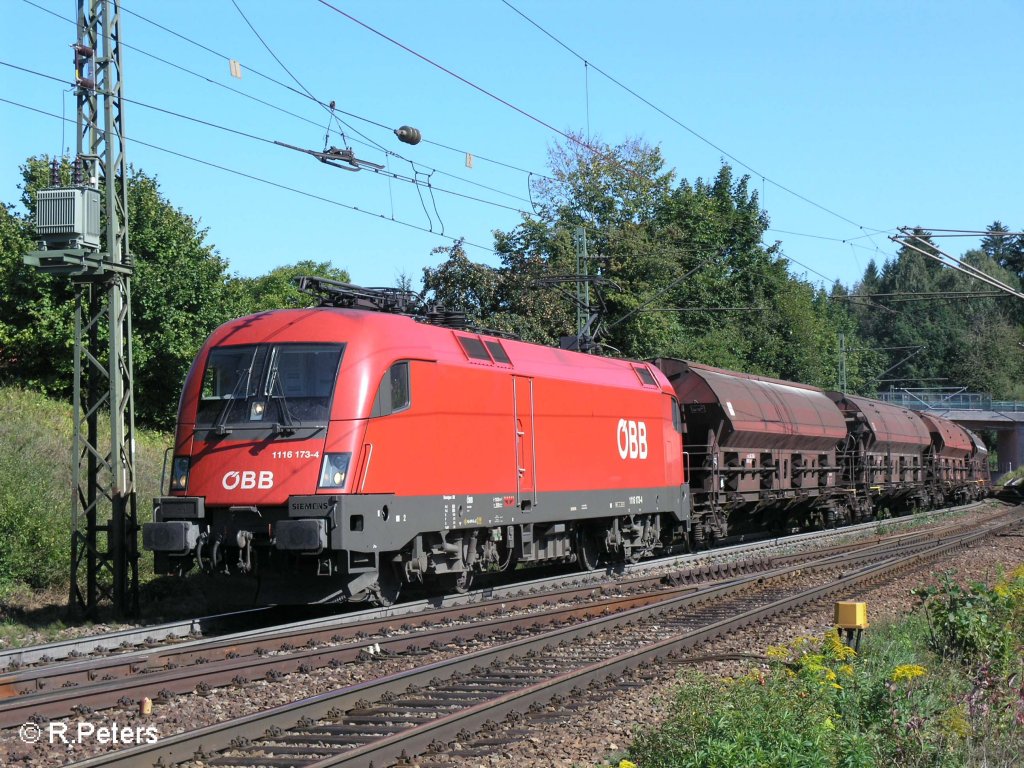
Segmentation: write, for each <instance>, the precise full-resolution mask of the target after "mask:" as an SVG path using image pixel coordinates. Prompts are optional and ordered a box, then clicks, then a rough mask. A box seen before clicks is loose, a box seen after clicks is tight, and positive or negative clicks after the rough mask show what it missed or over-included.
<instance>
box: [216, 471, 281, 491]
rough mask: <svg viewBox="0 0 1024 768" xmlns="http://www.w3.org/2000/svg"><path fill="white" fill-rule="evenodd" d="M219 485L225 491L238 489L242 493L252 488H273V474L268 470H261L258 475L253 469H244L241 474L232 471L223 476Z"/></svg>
mask: <svg viewBox="0 0 1024 768" xmlns="http://www.w3.org/2000/svg"><path fill="white" fill-rule="evenodd" d="M220 484H221V485H222V486H224V490H226V491H233V490H235V489H236V488H240V489H241V490H243V491H251V490H252V489H253V488H261V489H267V488H273V487H274V473H273V472H271V471H270V470H268V469H264V470H261V471H260V472H258V473H257V472H256V470H253V469H246V470H243V471H241V472H239V471H238V470H236V469H233V470H231V471H230V472H227V473H226V474H225V475H224V478H223V479H222V480H221V481H220Z"/></svg>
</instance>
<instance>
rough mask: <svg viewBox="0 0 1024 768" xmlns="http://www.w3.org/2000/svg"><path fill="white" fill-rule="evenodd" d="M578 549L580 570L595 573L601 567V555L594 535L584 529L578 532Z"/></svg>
mask: <svg viewBox="0 0 1024 768" xmlns="http://www.w3.org/2000/svg"><path fill="white" fill-rule="evenodd" d="M576 549H577V551H578V553H579V564H580V568H581V569H582V570H584V571H593V570H596V569H597V568H599V567H600V565H601V554H600V551H599V550H598V548H597V542H596V541H595V540H594V537H593V535H592V534H591V533H590V532H589V531H587V530H586V529H584V528H580V529H579V530H578V531H577V532H576Z"/></svg>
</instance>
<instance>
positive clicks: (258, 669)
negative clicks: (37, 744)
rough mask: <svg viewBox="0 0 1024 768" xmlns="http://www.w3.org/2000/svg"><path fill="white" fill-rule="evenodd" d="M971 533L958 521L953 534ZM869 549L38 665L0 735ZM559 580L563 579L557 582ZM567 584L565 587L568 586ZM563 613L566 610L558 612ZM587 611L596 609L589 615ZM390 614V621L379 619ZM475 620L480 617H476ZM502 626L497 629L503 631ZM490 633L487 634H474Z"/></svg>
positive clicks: (881, 540)
mask: <svg viewBox="0 0 1024 768" xmlns="http://www.w3.org/2000/svg"><path fill="white" fill-rule="evenodd" d="M964 525H967V523H964V522H955V521H954V522H953V523H952V524H950V525H948V526H947V528H950V527H952V528H954V529H955V528H957V527H962V526H964ZM935 535H936V531H935V530H925V531H911V532H905V533H898V534H890V535H887V536H883V537H878V538H876V539H873V540H872V545H873V546H874V547H882V548H883V549H885V550H888V549H891V548H893V547H909V546H918V547H919V546H922V545H925V544H927V543H928V542H930V541H931V540H932V539H933V538H934V536H935ZM865 546H866V544H865V542H864V541H861V542H859V543H849V542H848V543H844V544H836V545H833V546H831V547H828V548H824V549H822V548H819V549H816V550H814V551H813V552H808V551H803V552H796V553H792V554H788V555H778V556H776V557H774V558H766V557H760V558H754V559H742V560H732V561H729V562H715V563H703V564H701V565H699V566H691V567H689V568H683V569H680V570H672V571H670V572H668V573H667V574H666V573H665V571H664V569H657V570H655V572H653V573H648V572H646V571H645V570H643V569H638V570H637V571H636V572H634V573H632V574H629V575H623V576H621V577H620V578H619V579H617V580H616V581H614V582H605V583H604V584H600V585H595V584H593V583H588V582H592V580H593V578H594V575H593V574H578V575H579V576H580V577H582V581H583V582H584V583H582V584H576V583H575V580H574V579H567V580H566V579H563V585H562V586H559V587H557V588H553V587H552V586H551V585H550V584H548V585H547V589H540V588H538V586H536V585H534V586H529V585H521V586H520V587H519V595H518V596H515V597H512V596H510V595H507V594H504V593H503V594H502V595H500V596H499V597H498V598H494V597H492V598H491V599H489V600H486V601H485V600H484V599H483V595H482V594H477V595H475V596H474V595H470V596H463V597H464V598H465V599H467V600H468V599H470V598H473V597H475V598H477V599H476V600H474V601H473V602H472V603H470V604H469V606H470V607H471V608H472V610H469V612H467V605H466V604H458V605H453V606H450V607H447V608H444V607H442V608H440V609H433V610H429V611H428V610H425V609H424V607H423V606H420V610H419V611H418V612H412V613H409V614H407V615H405V616H403V617H401V618H400V620H401V621H402V623H401V625H400V627H398V628H397V629H396V626H395V624H396V620H398V618H399V617H396V616H395V615H390V614H392V612H391V611H390V610H389V611H386V612H380V611H369V612H362V613H359V614H348V615H345V616H341V617H330V618H327V619H317V620H311V621H305V622H298V623H295V624H293V625H288V626H284V627H276V628H267V629H261V630H258V631H251V632H247V633H243V634H235V635H230V636H226V637H223V638H212V639H206V640H195V641H191V642H187V643H182V644H178V645H174V646H170V647H163V648H157V649H152V650H148V651H146V652H137V653H123V654H118V655H115V656H111V657H107V658H91V659H84V660H77V661H73V662H66V663H61V664H52V665H47V666H37V667H33V668H29V669H25V670H20V671H16V672H13V673H10V674H8V675H5V676H4V677H3V678H2V679H0V727H4V728H6V727H14V726H18V725H20V724H22V723H25V722H26V721H29V720H33V719H34V720H37V721H40V720H44V719H53V718H59V717H65V716H69V715H79V716H89V715H92V714H93V713H94V712H95V711H97V710H103V709H107V708H111V707H122V708H131V707H134V706H136V705H137V704H138V703H139V702H140V701H141V700H142V699H143V698H144V697H147V698H150V699H152V700H156V701H157V702H158V703H163V702H167V701H169V700H170V699H172V698H174V697H175V696H177V695H180V694H186V693H192V692H198V693H200V694H208V693H209V692H210V691H211V690H213V689H214V688H216V687H219V686H227V685H232V686H244V685H246V684H248V683H250V682H253V681H255V680H260V679H266V680H269V681H276V680H280V679H281V678H282V677H283V676H285V675H288V674H292V673H296V672H300V673H303V672H310V671H312V670H314V669H321V668H324V667H328V666H335V667H336V666H340V665H343V664H350V663H353V662H356V661H358V660H360V659H361V658H364V657H366V656H369V655H372V654H373V653H379V652H383V653H386V654H390V655H397V654H401V653H403V652H405V649H406V646H413V645H414V646H416V647H417V648H423V647H427V648H435V649H436V648H441V647H444V646H445V644H447V643H450V642H452V641H453V640H454V639H457V638H458V637H459V635H460V632H462V631H463V630H462V629H461V628H462V627H464V626H465V625H467V624H470V623H471V622H479V621H481V620H483V619H486V618H487V617H488V616H489V615H494V616H498V617H500V619H501V620H502V621H510V622H512V621H514V620H515V618H514V617H516V616H518V615H520V614H522V613H524V612H529V611H531V610H535V609H536V608H537V607H543V608H545V609H546V613H545V620H546V621H547V620H551V621H554V620H556V618H557V617H559V616H561V610H562V609H564V610H575V608H576V607H577V606H580V605H583V606H588V605H593V603H594V602H595V601H599V602H600V605H601V610H604V611H614V610H618V607H617V606H618V605H620V604H624V603H625V602H628V601H629V600H631V599H634V598H632V597H631V596H632V595H636V594H641V595H643V599H644V600H646V601H653V600H658V599H663V598H664V595H665V594H666V593H670V592H671V590H672V589H678V590H680V591H681V592H683V593H685V592H687V591H692V590H693V589H695V587H693V586H692V585H693V584H696V583H704V582H708V581H712V580H721V579H725V578H731V577H735V576H740V575H746V574H753V573H765V572H768V571H770V570H771V569H773V568H778V567H782V566H786V565H792V564H797V563H802V562H806V561H808V560H809V559H811V558H816V559H818V560H821V559H822V558H824V557H826V556H828V555H839V554H841V553H844V552H849V551H852V550H853V549H855V548H857V549H859V550H860V551H862V552H863V551H864V547H865ZM556 581H557V579H556ZM566 581H567V582H568V583H564V582H566ZM454 602H458V601H454ZM556 607H558V608H559V609H560V610H555V608H556ZM588 610H589V609H588ZM382 613H387V614H389V615H381V614H382ZM474 613H477V614H478V615H476V616H474V615H473V614H474ZM498 623H499V622H495V623H494V626H493V629H494V631H495V632H496V633H498V634H500V633H501V631H502V629H501V628H500V627H499V626H498ZM476 631H477V632H478V633H480V632H488V631H491V627H490V626H484V627H482V628H479V629H476Z"/></svg>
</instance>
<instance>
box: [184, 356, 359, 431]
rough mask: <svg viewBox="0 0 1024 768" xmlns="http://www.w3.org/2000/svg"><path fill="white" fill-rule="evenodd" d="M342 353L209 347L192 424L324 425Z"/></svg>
mask: <svg viewBox="0 0 1024 768" xmlns="http://www.w3.org/2000/svg"><path fill="white" fill-rule="evenodd" d="M343 351H344V345H343V344H259V345H245V346H238V347H215V348H214V349H213V350H211V351H210V355H209V358H208V359H207V361H206V369H205V371H204V372H203V383H202V390H201V393H200V400H199V410H198V413H197V414H196V424H197V425H200V426H225V427H227V426H231V425H235V426H242V425H247V426H251V427H259V426H273V425H274V424H277V425H281V426H288V427H295V426H312V425H322V424H325V423H326V422H327V420H328V419H329V417H330V406H331V397H332V396H333V394H334V384H335V381H336V380H337V377H338V366H339V365H340V363H341V357H342V353H343Z"/></svg>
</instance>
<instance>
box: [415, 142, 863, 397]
mask: <svg viewBox="0 0 1024 768" xmlns="http://www.w3.org/2000/svg"><path fill="white" fill-rule="evenodd" d="M550 165H551V176H550V177H549V178H546V179H543V180H541V181H539V182H538V183H537V184H536V185H535V187H534V200H535V201H536V213H535V214H533V215H527V216H524V218H523V221H522V222H521V223H520V224H519V226H517V227H515V228H513V229H512V230H510V231H508V232H502V231H496V232H495V250H496V252H497V253H498V254H499V256H500V258H501V266H499V267H497V268H490V267H482V266H481V265H475V264H473V263H472V262H470V261H469V260H468V259H467V258H466V256H465V254H464V252H462V251H461V249H454V250H451V251H448V253H449V258H448V260H447V261H446V262H445V263H444V264H442V265H441V266H440V267H438V268H437V269H430V270H427V271H426V272H425V279H424V285H425V288H426V289H427V291H428V292H431V293H432V295H433V296H434V297H435V298H437V299H438V300H440V301H441V302H442V303H444V304H446V305H450V306H452V307H454V308H458V309H463V310H465V311H467V312H468V314H470V316H471V317H472V318H473V319H474V321H476V322H478V323H479V324H481V325H484V326H490V327H497V328H500V329H502V330H511V331H515V332H517V333H519V334H520V335H522V336H524V337H525V338H529V339H531V340H535V341H542V342H546V343H552V342H554V341H556V340H557V339H558V338H559V337H560V336H563V335H567V334H569V333H573V332H574V329H575V326H576V317H575V316H576V308H575V306H574V297H575V293H576V287H575V284H574V283H572V282H571V276H572V275H573V274H574V273H575V270H576V250H575V247H574V244H573V236H574V233H575V232H576V230H577V229H578V228H583V229H584V230H585V231H586V237H587V251H588V255H589V257H590V264H589V270H588V272H589V274H591V275H597V276H598V277H599V278H600V279H602V280H603V281H604V282H603V283H602V284H601V285H600V286H596V287H594V288H593V289H592V291H591V294H592V297H593V304H595V305H596V304H600V305H602V306H603V309H604V323H603V335H602V337H601V341H602V342H603V343H604V344H605V345H606V346H607V347H608V348H609V349H610V350H611V351H617V352H619V353H621V354H623V355H626V356H629V357H639V358H642V357H649V356H654V355H674V356H679V357H684V358H688V359H692V360H697V361H700V362H704V363H710V364H712V365H718V366H723V367H729V368H736V369H740V370H748V371H752V372H757V373H763V374H766V375H772V376H783V377H787V378H793V379H797V380H800V381H808V382H810V383H815V384H820V385H822V386H835V384H836V383H837V368H838V336H839V333H841V332H842V333H846V334H848V335H849V336H850V337H853V336H855V328H854V325H853V323H852V321H851V320H850V318H849V317H848V315H847V312H846V309H845V307H844V306H843V305H842V304H841V303H840V304H838V305H837V306H833V302H831V301H830V299H829V297H828V296H826V295H825V294H824V293H823V292H820V291H816V290H815V289H814V288H813V287H812V286H811V285H810V284H808V283H806V282H804V281H800V280H797V279H795V278H794V277H792V276H791V275H790V274H789V272H788V270H787V262H786V261H785V258H784V257H783V255H782V253H781V248H780V245H779V244H778V243H775V244H771V245H765V244H764V243H763V238H764V235H765V232H766V230H767V228H768V216H767V214H766V213H765V212H764V211H763V210H761V208H760V205H759V201H758V196H757V193H756V191H752V190H750V188H749V179H748V178H747V177H742V178H740V179H735V178H734V177H733V173H732V169H731V168H730V167H729V166H728V165H723V166H722V167H721V168H720V169H719V172H718V174H717V175H716V176H715V178H714V179H712V180H710V181H708V182H705V181H704V180H702V179H697V181H696V182H694V183H692V184H691V183H690V182H688V181H686V180H685V179H684V180H682V181H681V182H679V183H678V184H676V174H675V171H673V170H670V169H666V167H665V163H664V159H663V158H662V155H661V152H660V150H659V149H658V148H657V147H650V146H647V145H645V144H643V143H642V142H639V141H628V142H625V143H623V144H621V145H619V146H617V147H609V146H603V145H601V146H598V147H596V148H595V147H589V148H588V147H584V146H581V143H577V142H569V143H568V144H566V145H564V146H558V147H555V148H554V149H552V151H551V153H550ZM559 280H561V282H558V281H559ZM851 341H852V338H851ZM858 365H859V360H854V365H853V369H854V374H855V376H854V378H856V376H857V375H859V373H858V372H859V367H858Z"/></svg>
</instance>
